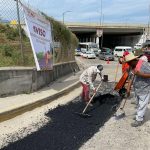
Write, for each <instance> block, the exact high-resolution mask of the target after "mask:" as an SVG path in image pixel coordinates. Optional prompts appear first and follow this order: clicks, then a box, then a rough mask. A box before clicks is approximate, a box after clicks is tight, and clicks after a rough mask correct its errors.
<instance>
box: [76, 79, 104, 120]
mask: <svg viewBox="0 0 150 150" xmlns="http://www.w3.org/2000/svg"><path fill="white" fill-rule="evenodd" d="M101 84H102V81H101V83H100V84H99V86H98V87H97V89H96V92H95V93H94V94H93V96H92V97H91V99H90V100H89V102H88V103H87V105H86V106H85V108H84V110H83V111H82V113H78V112H76V114H78V115H79V116H81V117H83V118H88V117H91V115H89V114H87V113H85V112H86V110H87V108H88V106H89V105H90V103H91V102H92V100H93V98H94V96H95V95H96V93H97V91H98V89H99V88H100V86H101Z"/></svg>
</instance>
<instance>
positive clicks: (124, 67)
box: [122, 63, 129, 74]
mask: <svg viewBox="0 0 150 150" xmlns="http://www.w3.org/2000/svg"><path fill="white" fill-rule="evenodd" d="M127 69H129V65H128V63H123V64H122V74H123V73H124V72H125V71H127Z"/></svg>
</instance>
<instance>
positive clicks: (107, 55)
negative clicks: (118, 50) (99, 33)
mask: <svg viewBox="0 0 150 150" xmlns="http://www.w3.org/2000/svg"><path fill="white" fill-rule="evenodd" d="M99 59H102V60H114V55H113V54H112V53H108V52H100V54H99Z"/></svg>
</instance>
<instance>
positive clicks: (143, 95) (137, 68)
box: [125, 53, 150, 127]
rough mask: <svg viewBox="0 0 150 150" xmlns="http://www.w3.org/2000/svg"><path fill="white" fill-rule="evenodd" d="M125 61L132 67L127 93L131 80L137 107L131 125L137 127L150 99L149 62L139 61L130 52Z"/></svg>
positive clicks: (140, 123) (141, 121)
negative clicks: (131, 76)
mask: <svg viewBox="0 0 150 150" xmlns="http://www.w3.org/2000/svg"><path fill="white" fill-rule="evenodd" d="M125 62H126V63H128V65H129V66H130V67H131V68H132V73H133V74H134V76H133V77H134V78H132V80H130V82H129V84H128V85H129V86H128V88H127V93H128V95H129V93H130V89H131V84H132V81H133V89H134V93H135V97H136V100H137V101H138V108H137V114H136V118H135V122H134V123H132V124H131V126H132V127H137V126H140V125H142V124H143V117H144V115H145V111H146V108H147V105H148V102H149V100H150V64H149V63H148V62H146V61H139V60H138V59H137V56H134V54H132V53H131V54H128V55H126V56H125Z"/></svg>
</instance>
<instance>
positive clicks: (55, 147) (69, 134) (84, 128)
mask: <svg viewBox="0 0 150 150" xmlns="http://www.w3.org/2000/svg"><path fill="white" fill-rule="evenodd" d="M120 101H121V98H120V97H119V96H117V95H110V94H104V95H100V94H98V95H97V96H96V97H95V100H94V106H93V107H90V108H88V111H87V112H88V113H89V114H90V115H92V117H90V118H82V117H80V116H79V115H77V114H75V112H82V111H83V109H84V107H85V104H84V103H83V102H81V101H79V97H77V98H76V99H75V100H73V102H70V103H68V104H67V105H64V106H58V107H57V108H56V109H53V110H50V111H49V112H48V114H46V115H47V116H48V117H50V118H51V120H52V121H51V122H49V123H48V124H47V125H45V126H44V127H42V128H41V129H40V130H39V131H37V132H35V133H33V134H31V135H29V136H27V137H25V138H24V139H22V140H19V141H16V142H14V143H11V144H10V145H8V146H7V147H5V148H3V150H78V149H79V148H80V147H81V146H82V145H83V144H84V143H85V142H86V141H87V140H89V139H90V138H91V137H92V136H93V135H94V134H95V133H96V132H98V131H99V129H100V128H101V127H102V126H103V125H104V123H105V122H106V121H107V120H108V119H109V118H110V117H111V116H112V115H113V113H114V110H113V109H112V108H113V106H115V105H116V104H117V105H118V104H119V103H120Z"/></svg>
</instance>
